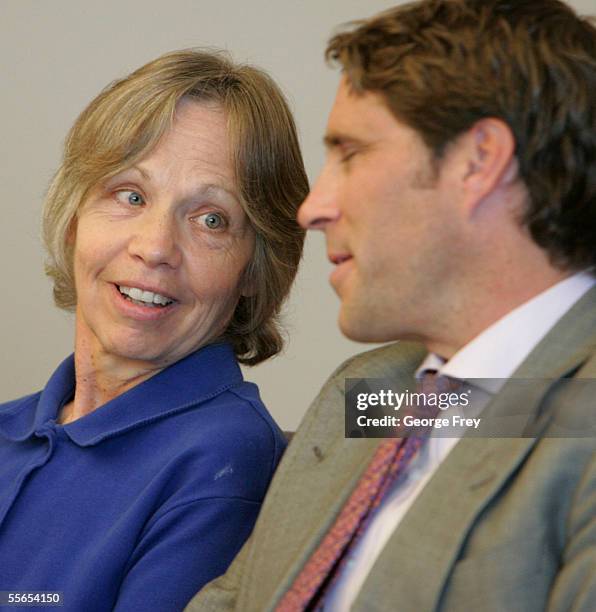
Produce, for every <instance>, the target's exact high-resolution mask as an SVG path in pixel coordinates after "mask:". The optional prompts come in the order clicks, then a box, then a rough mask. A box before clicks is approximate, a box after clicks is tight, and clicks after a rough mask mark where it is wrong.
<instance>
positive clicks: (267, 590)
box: [237, 346, 424, 610]
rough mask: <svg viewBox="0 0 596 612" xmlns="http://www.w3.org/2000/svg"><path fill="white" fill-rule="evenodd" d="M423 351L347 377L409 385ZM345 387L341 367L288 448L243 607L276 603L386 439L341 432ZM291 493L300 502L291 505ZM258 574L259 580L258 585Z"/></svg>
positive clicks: (259, 533) (260, 526)
mask: <svg viewBox="0 0 596 612" xmlns="http://www.w3.org/2000/svg"><path fill="white" fill-rule="evenodd" d="M389 350H391V349H389ZM402 352H403V351H402ZM423 354H424V351H421V350H420V347H419V346H415V347H413V348H412V350H411V351H410V353H409V355H408V357H409V360H408V361H409V363H410V367H408V368H405V369H401V368H400V369H399V370H395V369H394V364H392V363H391V362H387V359H386V358H385V360H384V362H383V363H382V364H374V363H373V364H367V367H366V368H364V369H363V370H362V371H354V370H353V369H352V370H350V376H352V377H368V378H375V377H378V378H383V377H394V378H396V379H397V380H402V381H403V384H406V381H409V380H411V373H412V372H413V371H414V370H415V364H418V363H419V362H420V360H421V359H422V356H423ZM330 385H332V387H333V386H334V387H335V390H334V391H333V392H329V386H330ZM343 389H344V378H343V377H342V376H341V372H340V374H339V377H337V378H334V379H332V380H331V383H328V385H327V391H325V390H324V391H323V392H322V393H321V394H320V395H319V396H318V397H317V399H316V400H315V403H314V404H313V406H312V407H311V409H310V411H309V413H308V414H307V416H306V417H305V420H304V422H303V424H302V425H301V427H300V430H299V433H297V434H296V436H295V437H294V438H293V440H292V444H291V446H290V447H289V448H288V450H287V451H286V455H285V456H284V458H283V462H282V464H281V466H280V468H279V472H278V473H279V477H277V478H274V480H273V482H272V485H271V487H270V489H269V491H268V494H267V499H266V503H265V505H264V506H263V509H262V511H261V517H260V518H259V521H258V522H257V525H256V527H255V531H254V533H253V540H254V542H255V545H254V546H253V548H252V550H251V559H250V561H249V563H248V564H247V567H248V568H250V574H249V575H247V576H246V577H245V579H244V581H243V584H244V585H246V586H247V588H245V589H243V590H242V592H241V595H240V599H239V602H238V604H237V608H238V609H241V610H270V609H273V607H274V602H276V601H278V600H279V599H280V598H281V596H282V595H283V593H285V591H286V590H287V589H288V588H289V586H290V585H291V584H292V582H293V580H294V578H295V577H296V575H297V574H298V573H299V571H300V570H301V569H302V567H303V566H304V564H305V563H306V561H307V560H308V558H309V557H310V555H311V554H312V553H313V551H314V550H315V549H316V547H317V546H318V545H319V543H320V541H321V539H322V538H323V537H324V535H325V534H326V533H327V531H328V530H329V528H330V527H331V525H332V524H333V521H334V520H335V518H336V516H337V514H338V513H339V512H340V510H341V508H342V507H343V505H344V503H345V502H346V501H347V498H348V497H349V495H350V494H351V492H352V490H353V489H354V487H355V485H356V483H357V482H358V480H359V479H360V476H361V475H362V473H363V472H364V470H365V469H366V467H367V466H368V464H369V462H370V460H371V459H372V456H373V455H374V453H375V451H376V450H377V447H378V445H379V444H380V442H381V441H382V440H380V439H346V438H345V437H344V429H345V428H344V423H345V419H344V414H345V413H344V405H343V401H344V399H343V398H344V395H343ZM288 500H290V503H293V504H297V505H296V506H288ZM298 500H299V501H298ZM253 576H255V577H258V579H257V578H253ZM257 580H258V584H259V587H258V588H254V584H255V583H256V582H257Z"/></svg>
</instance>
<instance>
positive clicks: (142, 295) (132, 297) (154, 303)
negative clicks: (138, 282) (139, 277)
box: [116, 285, 175, 308]
mask: <svg viewBox="0 0 596 612" xmlns="http://www.w3.org/2000/svg"><path fill="white" fill-rule="evenodd" d="M116 286H117V287H118V291H120V293H121V294H122V295H123V296H124V297H125V298H126V299H127V300H128V301H130V302H132V303H133V304H137V305H138V306H150V307H152V308H165V307H166V306H169V305H170V304H173V303H174V301H175V300H173V299H171V298H169V297H167V296H165V295H162V294H161V293H155V292H153V291H145V290H143V289H139V288H138V287H125V286H124V285H116Z"/></svg>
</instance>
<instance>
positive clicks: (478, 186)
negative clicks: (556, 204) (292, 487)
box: [461, 117, 518, 211]
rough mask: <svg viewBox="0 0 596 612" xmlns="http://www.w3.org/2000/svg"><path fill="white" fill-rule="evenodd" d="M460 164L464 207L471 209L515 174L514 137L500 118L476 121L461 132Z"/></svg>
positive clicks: (516, 173)
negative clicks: (462, 163) (461, 160)
mask: <svg viewBox="0 0 596 612" xmlns="http://www.w3.org/2000/svg"><path fill="white" fill-rule="evenodd" d="M464 141H465V145H464V151H465V153H464V164H465V165H464V167H463V176H462V177H461V181H462V188H463V191H464V193H465V195H466V200H467V205H468V209H469V210H470V211H471V210H473V209H474V208H476V206H477V205H478V204H479V203H480V202H482V201H483V200H484V199H485V198H486V197H487V196H489V195H491V194H492V193H494V192H495V191H497V190H498V189H500V188H502V187H507V186H509V185H510V184H512V183H514V182H515V181H516V179H517V177H518V165H517V159H516V158H515V137H514V136H513V133H512V131H511V128H510V127H509V126H508V125H507V124H506V123H505V122H504V121H502V120H501V119H496V118H494V117H489V118H486V119H481V120H480V121H477V122H476V123H475V124H474V125H473V126H472V127H471V128H470V129H469V130H468V132H467V133H466V134H465V136H464Z"/></svg>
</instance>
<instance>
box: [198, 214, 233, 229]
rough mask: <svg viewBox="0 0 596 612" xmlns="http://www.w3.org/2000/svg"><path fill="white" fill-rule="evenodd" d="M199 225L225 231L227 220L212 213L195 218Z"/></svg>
mask: <svg viewBox="0 0 596 612" xmlns="http://www.w3.org/2000/svg"><path fill="white" fill-rule="evenodd" d="M195 218H196V219H197V221H198V222H199V223H202V224H203V225H204V226H205V227H206V228H208V229H212V230H218V229H223V228H225V226H226V220H225V218H224V217H223V216H222V215H220V214H219V213H215V212H210V213H205V214H204V215H199V216H198V217H195Z"/></svg>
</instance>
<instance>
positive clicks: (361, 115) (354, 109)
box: [323, 76, 400, 147]
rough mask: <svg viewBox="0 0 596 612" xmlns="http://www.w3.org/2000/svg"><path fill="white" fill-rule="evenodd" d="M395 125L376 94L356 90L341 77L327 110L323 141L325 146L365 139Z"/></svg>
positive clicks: (397, 122) (380, 97) (396, 121)
mask: <svg viewBox="0 0 596 612" xmlns="http://www.w3.org/2000/svg"><path fill="white" fill-rule="evenodd" d="M399 124H400V122H399V121H398V120H397V119H396V118H395V117H394V116H393V114H392V113H391V112H390V110H389V109H388V107H387V103H386V101H385V98H384V97H383V96H382V95H381V94H380V93H377V92H370V91H356V90H355V89H354V88H353V87H352V86H351V85H350V83H349V81H348V80H347V78H346V77H345V76H344V77H342V80H341V81H340V83H339V86H338V89H337V95H336V97H335V101H334V103H333V107H332V108H331V112H330V113H329V119H328V121H327V129H326V131H325V136H324V138H323V142H324V144H325V146H326V147H333V146H337V145H338V144H342V143H344V142H358V141H362V142H367V141H369V140H370V139H371V137H379V136H381V135H382V134H384V133H385V132H386V130H388V129H389V130H390V129H393V128H396V127H397V126H398V125H399Z"/></svg>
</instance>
